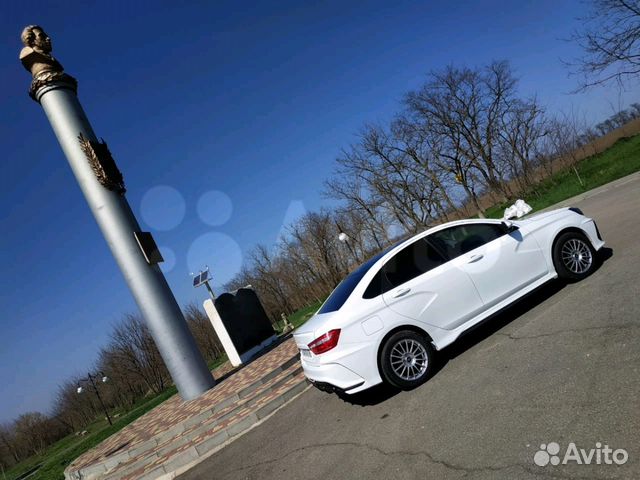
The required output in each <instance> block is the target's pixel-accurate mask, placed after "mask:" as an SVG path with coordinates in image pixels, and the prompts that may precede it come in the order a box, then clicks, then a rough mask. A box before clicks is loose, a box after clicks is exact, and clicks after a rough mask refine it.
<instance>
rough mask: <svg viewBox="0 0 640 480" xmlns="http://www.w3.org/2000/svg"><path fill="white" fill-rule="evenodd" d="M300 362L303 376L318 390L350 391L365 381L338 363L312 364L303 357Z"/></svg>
mask: <svg viewBox="0 0 640 480" xmlns="http://www.w3.org/2000/svg"><path fill="white" fill-rule="evenodd" d="M300 362H301V363H302V369H303V370H304V374H305V376H306V377H307V378H308V379H309V381H310V382H311V383H312V384H314V385H315V386H317V387H318V388H320V390H324V391H336V390H339V391H343V392H349V393H350V391H351V390H354V389H356V388H358V387H360V386H362V385H364V383H365V380H364V378H362V377H361V376H359V375H358V374H356V373H354V372H353V371H351V370H349V369H348V368H347V367H344V366H342V365H340V364H338V363H327V364H321V365H314V364H311V363H309V362H307V361H305V359H304V358H301V360H300Z"/></svg>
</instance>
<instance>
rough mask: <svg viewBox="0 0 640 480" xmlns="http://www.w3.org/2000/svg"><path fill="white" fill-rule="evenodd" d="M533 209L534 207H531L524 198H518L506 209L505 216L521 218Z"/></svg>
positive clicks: (505, 217)
mask: <svg viewBox="0 0 640 480" xmlns="http://www.w3.org/2000/svg"><path fill="white" fill-rule="evenodd" d="M531 210H533V208H531V205H529V204H528V203H526V202H525V201H524V200H521V199H518V200H516V203H514V204H513V205H511V206H510V207H507V208H506V209H505V210H504V217H503V218H504V219H505V220H509V219H510V218H520V217H522V216H524V215H526V214H527V213H529V212H530V211H531Z"/></svg>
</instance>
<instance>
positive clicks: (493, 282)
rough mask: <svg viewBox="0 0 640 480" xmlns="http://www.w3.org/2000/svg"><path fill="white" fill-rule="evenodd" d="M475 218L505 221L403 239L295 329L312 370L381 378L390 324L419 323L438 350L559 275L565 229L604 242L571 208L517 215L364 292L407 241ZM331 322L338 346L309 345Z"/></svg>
mask: <svg viewBox="0 0 640 480" xmlns="http://www.w3.org/2000/svg"><path fill="white" fill-rule="evenodd" d="M473 223H493V224H500V223H501V222H500V220H488V219H487V220H484V219H483V220H475V219H474V220H461V221H456V222H449V223H447V224H444V225H439V226H437V227H434V228H432V229H429V230H427V231H425V232H423V233H420V234H418V235H416V236H414V237H412V238H410V239H408V240H406V241H404V242H402V243H401V244H399V245H397V246H396V247H394V248H393V249H391V250H390V251H389V252H387V253H386V254H385V255H383V256H382V257H381V258H380V259H378V261H377V262H376V263H375V264H374V265H373V266H372V267H371V268H370V269H369V270H368V271H367V273H366V274H365V275H364V276H363V277H362V279H361V280H360V281H359V283H358V284H357V286H356V287H355V288H354V289H353V291H352V292H351V294H350V295H349V297H348V298H347V300H346V301H345V302H344V304H343V305H342V306H341V307H340V308H339V309H338V310H337V311H334V312H330V313H323V314H316V315H315V316H313V317H312V318H311V319H310V320H309V321H307V322H306V323H305V324H304V325H302V326H301V327H300V328H299V329H298V330H296V331H295V332H294V339H295V341H296V344H297V346H298V348H299V349H300V350H301V363H302V367H303V369H304V372H305V375H306V376H307V378H309V380H311V381H312V382H323V383H327V384H330V385H333V386H335V387H338V388H340V389H343V390H346V391H347V393H356V392H359V391H361V390H364V389H366V388H369V387H372V386H374V385H376V384H378V383H381V382H382V378H381V376H380V372H379V366H378V354H379V349H380V347H381V343H382V341H383V340H384V338H385V336H387V334H389V332H391V331H393V330H395V329H397V328H399V327H409V328H412V327H417V328H418V329H420V330H422V331H424V332H426V333H427V334H428V335H429V336H430V337H431V339H432V343H433V345H434V347H435V349H436V350H441V349H442V348H444V347H446V346H447V345H449V344H451V343H452V342H454V341H455V340H456V339H457V338H458V337H459V336H460V335H461V334H462V333H463V332H464V331H466V330H468V329H469V328H471V327H472V326H474V325H476V324H478V323H479V322H482V321H483V320H485V319H486V318H487V317H490V316H491V315H493V314H495V313H496V312H498V311H500V310H501V309H503V308H505V307H506V306H508V305H510V304H511V303H513V302H515V301H516V300H518V299H520V298H522V297H523V296H524V295H526V294H528V293H530V292H531V291H533V290H535V289H536V288H538V287H539V286H541V285H542V284H544V283H545V282H547V281H549V280H552V279H554V278H556V277H557V273H556V271H555V268H554V266H553V260H552V248H553V241H554V239H555V238H556V237H557V236H558V234H559V233H560V232H562V231H563V230H566V229H579V230H581V231H582V232H583V233H584V234H586V235H587V237H588V238H589V240H590V241H591V244H592V245H593V247H594V249H595V250H599V249H600V248H602V246H603V245H604V241H602V240H600V239H599V238H598V234H597V231H596V227H595V224H594V222H593V220H591V219H590V218H587V217H585V216H583V215H580V214H578V213H575V212H573V211H571V210H569V209H567V208H565V209H559V210H553V211H550V212H546V213H542V214H538V215H533V216H531V217H530V218H527V219H523V220H518V221H513V222H512V223H513V224H514V225H515V226H516V227H517V230H515V231H513V232H510V233H508V234H505V235H503V236H501V237H499V238H497V239H495V240H493V241H491V242H489V243H486V244H484V245H482V246H480V247H478V248H476V249H474V250H471V251H469V252H467V253H465V254H463V255H460V256H458V257H456V258H454V259H452V260H450V261H448V262H446V263H444V264H442V265H440V266H438V267H436V268H433V269H432V270H429V271H428V272H426V273H424V274H422V275H420V276H418V277H416V278H413V279H411V280H409V281H408V282H405V283H403V284H402V285H400V286H398V287H396V288H394V289H391V290H389V291H387V292H385V293H383V294H382V295H378V296H377V297H374V298H371V299H363V293H364V291H365V289H366V288H367V286H368V285H369V283H370V282H371V280H372V279H373V277H374V276H375V275H376V273H378V271H379V270H380V269H381V268H382V267H383V265H385V263H387V262H388V261H389V260H390V259H391V258H393V257H394V256H395V255H396V253H398V252H399V251H401V250H402V249H403V248H404V247H406V246H408V245H410V244H411V243H413V242H415V241H416V240H418V239H421V238H423V237H425V236H428V235H431V234H433V233H435V232H438V231H440V230H444V229H447V228H449V227H452V226H457V225H466V224H473ZM405 290H408V291H406V292H405ZM332 329H340V330H341V331H340V337H339V341H338V344H337V346H336V347H334V348H333V349H331V350H329V351H328V352H325V353H322V354H320V355H314V354H313V353H311V352H310V350H309V347H308V345H309V343H311V342H312V341H313V340H315V339H316V338H318V337H320V336H321V335H323V334H325V333H327V332H328V331H329V330H332Z"/></svg>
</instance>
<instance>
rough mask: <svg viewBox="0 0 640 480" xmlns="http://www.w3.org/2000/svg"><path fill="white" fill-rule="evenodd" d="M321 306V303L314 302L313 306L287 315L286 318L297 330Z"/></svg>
mask: <svg viewBox="0 0 640 480" xmlns="http://www.w3.org/2000/svg"><path fill="white" fill-rule="evenodd" d="M323 301H324V300H323ZM321 305H322V302H316V303H314V304H313V305H309V306H308V307H304V308H301V309H300V310H298V311H297V312H295V313H292V314H291V315H289V317H288V318H289V321H290V322H291V324H292V325H293V326H294V327H295V328H298V327H299V326H300V325H302V324H303V323H304V322H306V321H307V320H309V319H310V318H311V317H312V316H313V314H314V313H316V312H317V311H318V309H319V308H320V306H321Z"/></svg>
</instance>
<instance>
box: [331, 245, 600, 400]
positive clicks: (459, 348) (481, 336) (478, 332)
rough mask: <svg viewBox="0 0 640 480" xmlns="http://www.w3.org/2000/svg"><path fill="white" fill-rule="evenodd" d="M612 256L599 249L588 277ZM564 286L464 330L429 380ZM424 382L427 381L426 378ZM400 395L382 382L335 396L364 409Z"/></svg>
mask: <svg viewBox="0 0 640 480" xmlns="http://www.w3.org/2000/svg"><path fill="white" fill-rule="evenodd" d="M612 256H613V250H612V249H611V248H602V249H601V250H600V251H599V252H598V256H597V257H596V264H595V267H596V268H594V270H593V271H592V273H591V274H593V273H595V272H597V271H598V269H600V267H601V266H602V264H603V263H604V262H606V261H607V260H608V259H609V258H611V257H612ZM591 274H590V275H591ZM566 285H567V282H565V281H562V280H554V281H552V282H548V283H546V284H544V285H542V286H541V287H540V288H538V289H536V290H534V291H533V292H531V293H530V294H529V295H527V296H525V297H524V298H522V299H520V300H518V301H517V302H516V303H514V304H512V305H510V306H508V307H507V308H505V309H504V310H501V311H500V312H498V313H497V314H495V315H493V316H491V317H489V318H487V319H486V320H483V321H482V322H480V323H479V324H478V325H476V326H474V327H472V328H471V329H470V330H467V331H466V332H465V333H463V334H462V335H461V336H460V337H459V338H458V339H457V340H456V341H455V342H454V343H452V344H451V345H450V346H448V347H446V348H445V349H443V350H442V351H440V352H437V354H436V356H435V363H434V365H433V370H432V371H431V375H430V376H429V378H432V377H434V376H435V375H437V374H438V373H439V372H440V371H441V370H442V369H443V368H444V367H445V366H446V364H447V363H448V362H449V361H450V360H453V359H454V358H456V357H458V356H460V355H462V354H463V353H464V352H466V351H467V350H469V349H471V348H472V347H474V346H476V345H477V344H479V343H480V342H482V341H484V340H486V339H487V338H489V337H490V336H491V335H493V334H494V333H496V332H497V331H498V330H500V329H502V328H504V327H505V326H507V325H508V324H509V323H511V322H512V321H514V320H516V319H517V318H519V317H521V316H522V315H524V314H526V313H527V312H529V311H530V310H532V309H533V308H535V307H537V306H538V305H540V304H541V303H543V302H545V301H547V300H548V299H549V298H551V297H553V296H554V295H555V294H556V293H558V292H559V291H560V290H562V289H563V288H564V287H565V286H566ZM427 381H429V380H428V379H427ZM418 388H420V387H418ZM400 392H401V390H399V389H397V388H394V387H391V386H389V385H386V384H384V383H383V384H380V385H376V386H375V387H372V388H370V389H368V390H365V391H363V392H360V393H354V394H353V395H348V394H344V393H341V394H337V395H338V397H340V398H341V399H342V400H344V401H345V402H347V403H351V404H353V405H360V406H363V407H365V406H370V405H377V404H379V403H382V402H384V401H386V400H388V399H390V398H391V397H394V396H395V395H397V394H398V393H400Z"/></svg>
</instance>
